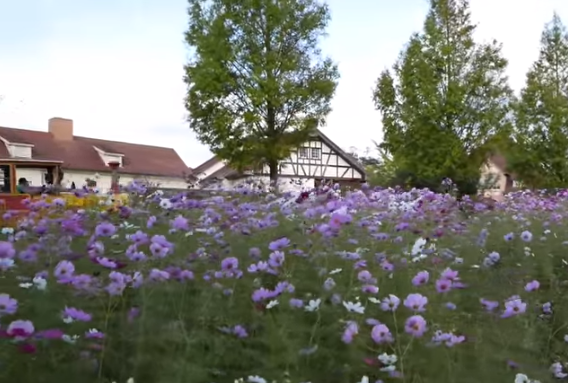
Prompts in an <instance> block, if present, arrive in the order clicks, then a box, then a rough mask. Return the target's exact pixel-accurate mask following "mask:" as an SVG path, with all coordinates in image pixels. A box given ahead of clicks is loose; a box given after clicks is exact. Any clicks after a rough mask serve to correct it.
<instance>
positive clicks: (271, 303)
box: [266, 299, 278, 310]
mask: <svg viewBox="0 0 568 383" xmlns="http://www.w3.org/2000/svg"><path fill="white" fill-rule="evenodd" d="M277 305H278V301H277V300H276V299H273V300H271V301H270V302H268V304H267V305H266V308H267V309H269V310H270V309H271V308H273V307H274V306H277Z"/></svg>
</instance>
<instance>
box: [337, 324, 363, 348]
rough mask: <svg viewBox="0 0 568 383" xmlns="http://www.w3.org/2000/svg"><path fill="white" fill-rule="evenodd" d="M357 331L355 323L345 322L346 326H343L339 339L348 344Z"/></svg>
mask: <svg viewBox="0 0 568 383" xmlns="http://www.w3.org/2000/svg"><path fill="white" fill-rule="evenodd" d="M358 333H359V326H357V323H356V322H353V321H349V322H347V326H345V330H344V331H343V335H341V341H342V342H343V343H346V344H349V343H351V342H353V338H355V335H357V334H358Z"/></svg>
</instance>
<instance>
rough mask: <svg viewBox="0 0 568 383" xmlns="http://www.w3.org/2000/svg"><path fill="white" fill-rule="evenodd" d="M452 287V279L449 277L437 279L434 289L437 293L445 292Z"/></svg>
mask: <svg viewBox="0 0 568 383" xmlns="http://www.w3.org/2000/svg"><path fill="white" fill-rule="evenodd" d="M451 289H452V281H451V280H449V279H438V280H437V281H436V290H437V291H438V292H439V293H447V292H448V291H450V290H451Z"/></svg>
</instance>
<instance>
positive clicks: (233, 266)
mask: <svg viewBox="0 0 568 383" xmlns="http://www.w3.org/2000/svg"><path fill="white" fill-rule="evenodd" d="M238 268H239V260H238V259H237V258H235V257H229V258H225V259H223V260H222V261H221V269H223V270H237V269H238Z"/></svg>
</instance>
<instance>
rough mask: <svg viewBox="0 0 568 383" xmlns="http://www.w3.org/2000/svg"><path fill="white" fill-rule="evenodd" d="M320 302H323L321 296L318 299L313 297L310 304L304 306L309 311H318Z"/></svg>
mask: <svg viewBox="0 0 568 383" xmlns="http://www.w3.org/2000/svg"><path fill="white" fill-rule="evenodd" d="M320 304H321V299H319V298H318V299H316V300H313V299H311V300H310V301H309V302H308V305H307V306H306V307H304V310H306V311H309V312H314V311H317V310H318V309H319V307H320Z"/></svg>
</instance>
